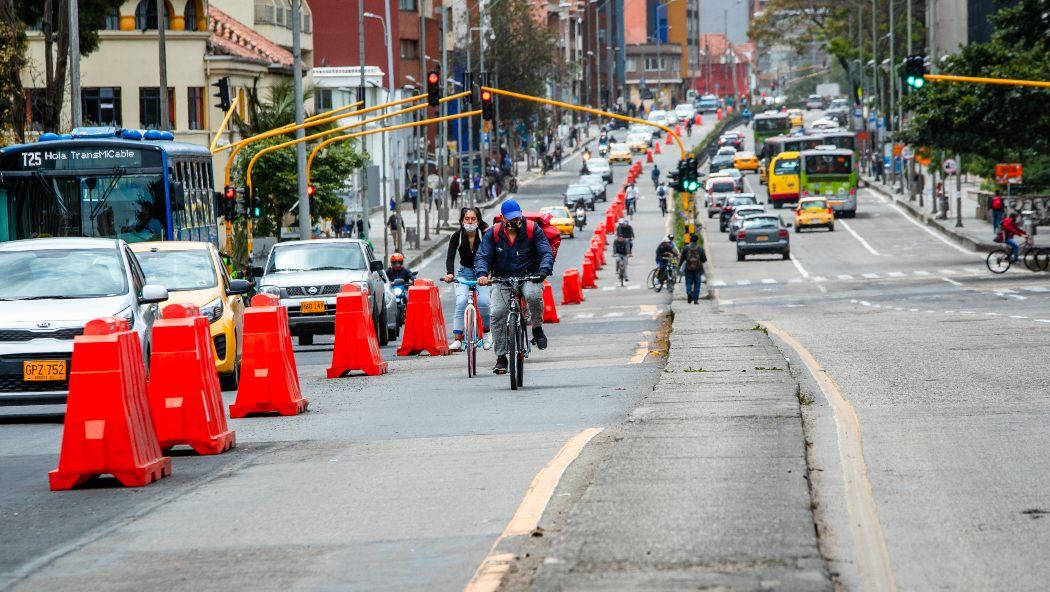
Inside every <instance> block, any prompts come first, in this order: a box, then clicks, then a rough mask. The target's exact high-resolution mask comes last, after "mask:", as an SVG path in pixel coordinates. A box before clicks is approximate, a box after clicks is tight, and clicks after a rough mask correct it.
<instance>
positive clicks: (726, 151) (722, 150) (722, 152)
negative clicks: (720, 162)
mask: <svg viewBox="0 0 1050 592" xmlns="http://www.w3.org/2000/svg"><path fill="white" fill-rule="evenodd" d="M718 154H719V156H722V155H726V154H728V155H729V156H732V155H734V154H736V148H733V147H732V146H726V147H725V148H719V149H718Z"/></svg>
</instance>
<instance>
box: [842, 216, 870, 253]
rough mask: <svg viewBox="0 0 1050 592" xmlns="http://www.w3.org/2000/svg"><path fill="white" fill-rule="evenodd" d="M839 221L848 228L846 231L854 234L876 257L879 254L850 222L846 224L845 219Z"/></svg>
mask: <svg viewBox="0 0 1050 592" xmlns="http://www.w3.org/2000/svg"><path fill="white" fill-rule="evenodd" d="M838 223H839V224H841V225H842V227H843V228H845V229H846V232H848V233H850V234H852V235H853V238H855V239H857V242H859V243H860V244H861V246H862V247H864V248H865V249H867V250H868V252H869V253H871V254H872V255H875V256H876V257H878V256H879V252H878V251H876V250H875V249H874V248H872V246H871V245H869V244H868V241H866V240H864V237H863V236H861V235H859V234H857V231H856V230H853V227H851V226H850V225H849V224H846V221H845V220H839V221H838Z"/></svg>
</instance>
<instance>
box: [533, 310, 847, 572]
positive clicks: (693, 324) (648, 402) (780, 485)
mask: <svg viewBox="0 0 1050 592" xmlns="http://www.w3.org/2000/svg"><path fill="white" fill-rule="evenodd" d="M673 310H674V313H675V318H674V329H673V333H672V335H671V346H670V357H669V359H668V364H667V367H666V369H665V370H664V373H663V375H662V377H661V380H660V381H659V383H658V384H657V386H656V387H655V389H654V392H653V393H652V394H651V395H649V396H648V397H646V399H645V400H644V402H643V403H642V406H640V407H638V408H636V409H635V410H634V411H633V412H632V413H631V415H630V417H629V419H628V420H627V423H626V424H624V425H623V426H622V427H621V428H619V430H618V432H619V433H615V432H614V433H613V434H612V435H611V436H610V437H608V438H606V439H605V440H606V442H608V443H607V444H606V445H605V446H601V445H600V444H599V446H600V447H602V448H605V449H607V450H605V451H604V454H603V455H602V458H601V459H599V460H597V461H596V462H597V464H596V466H595V467H594V468H593V469H591V479H590V480H589V483H586V484H585V486H584V491H583V492H582V493H581V494H579V499H578V500H577V501H576V502H575V503H574V504H573V505H572V507H571V509H570V510H568V512H567V517H566V518H564V524H563V525H559V524H556V523H555V524H542V525H541V526H543V528H544V529H546V532H547V533H548V535H547V538H548V540H549V541H550V548H549V550H548V552H547V554H546V557H545V558H544V559H543V562H542V565H541V566H540V567H539V571H538V572H537V573H536V574H535V577H534V579H533V580H532V589H533V590H671V589H675V590H686V589H688V590H697V589H704V590H707V589H718V590H723V589H725V590H765V589H783V590H832V589H833V584H832V581H831V579H830V576H829V574H828V572H827V570H826V568H825V563H824V560H823V559H822V558H821V556H820V554H819V552H818V549H817V538H816V534H815V529H814V522H813V515H812V510H811V507H810V495H809V489H808V483H807V472H806V462H805V444H804V442H805V438H804V435H803V432H802V423H801V416H800V410H799V403H798V400H797V398H796V394H795V393H796V383H795V381H794V380H793V379H792V377H791V374H790V372H789V371H788V368H787V364H786V362H785V358H784V356H783V355H782V354H781V353H780V351H779V350H778V349H777V348H776V346H774V345H773V343H772V342H771V341H770V339H769V337H768V336H767V335H766V333H765V332H764V331H762V330H759V329H755V322H754V321H753V320H751V319H749V318H747V317H745V316H742V315H738V314H730V313H724V312H719V311H717V310H716V307H715V305H714V304H711V303H706V302H705V303H702V304H700V305H687V304H685V303H683V302H681V301H676V302H675V303H674V304H673ZM592 446H593V445H592ZM567 477H568V475H567ZM556 520H557V519H555V522H556ZM547 521H548V518H547V516H546V515H545V518H544V522H547ZM552 529H553V530H554V532H552ZM559 531H560V532H559Z"/></svg>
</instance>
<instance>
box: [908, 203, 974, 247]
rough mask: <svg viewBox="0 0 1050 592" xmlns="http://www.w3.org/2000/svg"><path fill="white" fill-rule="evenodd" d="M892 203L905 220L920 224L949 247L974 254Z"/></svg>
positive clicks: (920, 226)
mask: <svg viewBox="0 0 1050 592" xmlns="http://www.w3.org/2000/svg"><path fill="white" fill-rule="evenodd" d="M890 205H891V206H892V207H893V209H895V210H897V211H898V212H900V214H901V216H904V219H905V220H907V221H908V222H911V223H912V224H914V225H916V226H918V227H919V228H921V229H923V230H925V231H926V233H927V234H929V235H930V236H932V237H933V238H935V239H937V240H939V241H941V242H942V243H944V244H946V245H948V246H949V247H951V248H953V249H955V250H956V251H959V252H960V253H965V254H967V255H970V256H971V257H972V256H973V255H974V252H973V251H968V250H966V249H964V248H963V247H961V246H959V245H957V244H955V243H953V242H952V241H950V240H948V239H947V238H945V237H943V236H941V235H940V234H938V233H937V231H935V230H934V229H932V228H930V227H929V226H927V225H925V224H921V223H919V221H918V220H916V219H915V218H912V217H911V215H909V214H908V213H907V212H905V211H904V210H902V209H901V208H900V206H898V205H897V204H890Z"/></svg>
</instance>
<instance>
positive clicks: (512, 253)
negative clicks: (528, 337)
mask: <svg viewBox="0 0 1050 592" xmlns="http://www.w3.org/2000/svg"><path fill="white" fill-rule="evenodd" d="M500 213H501V214H502V215H503V221H502V222H500V223H498V224H495V225H494V226H493V227H492V228H489V229H488V230H486V231H485V234H484V236H483V237H482V239H481V246H480V247H479V248H478V252H477V255H476V256H475V258H474V273H475V274H476V277H477V278H478V285H480V286H488V285H490V284H491V283H492V281H491V280H490V279H489V275H493V276H495V277H524V276H539V278H540V279H539V281H534V283H532V284H526V285H525V286H524V287H523V288H522V297H524V299H525V304H526V307H525V312H526V318H527V320H528V321H529V324H531V325H532V340H533V343H535V344H536V347H538V348H539V349H546V347H547V336H546V335H544V333H543V279H544V278H546V277H547V276H549V275H550V274H551V271H552V270H553V269H554V253H553V252H552V251H551V246H550V243H549V242H547V235H545V234H544V233H543V230H542V229H541V228H538V227H537V226H538V225H537V223H536V222H533V221H531V220H526V219H525V217H524V216H522V214H521V206H519V205H518V202H517V201H515V200H513V199H508V200H507V201H505V202H503V205H502V206H501V208H500ZM511 298H517V295H516V294H514V292H513V290H512V289H511V288H510V287H508V286H504V285H497V286H496V287H495V289H494V290H493V294H492V310H491V314H492V321H491V324H490V326H491V328H492V335H493V338H494V339H495V342H496V366H495V367H494V368H493V369H492V371H493V372H494V373H496V374H506V373H507V364H508V362H507V350H508V347H507V341H508V339H509V338H510V335H509V331H508V328H507V313H508V312H509V309H510V301H511Z"/></svg>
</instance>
